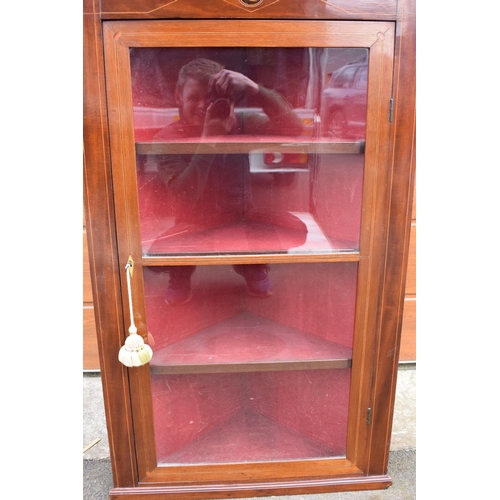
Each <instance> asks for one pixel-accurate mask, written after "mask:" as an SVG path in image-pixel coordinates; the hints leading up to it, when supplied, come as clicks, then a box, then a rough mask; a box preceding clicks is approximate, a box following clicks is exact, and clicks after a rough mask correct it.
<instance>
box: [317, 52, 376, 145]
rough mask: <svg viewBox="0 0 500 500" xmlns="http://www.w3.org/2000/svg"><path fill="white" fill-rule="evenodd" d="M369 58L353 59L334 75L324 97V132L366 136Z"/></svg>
mask: <svg viewBox="0 0 500 500" xmlns="http://www.w3.org/2000/svg"><path fill="white" fill-rule="evenodd" d="M367 83H368V61H363V62H353V63H349V64H346V65H345V66H342V67H341V68H339V69H338V70H337V71H335V72H334V73H333V74H332V77H331V78H330V82H329V83H328V87H327V88H326V89H325V90H324V91H323V96H322V104H321V106H322V120H321V121H322V127H323V135H325V136H328V137H331V138H333V139H364V136H365V125H366V93H367Z"/></svg>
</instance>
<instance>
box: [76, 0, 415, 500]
mask: <svg viewBox="0 0 500 500" xmlns="http://www.w3.org/2000/svg"><path fill="white" fill-rule="evenodd" d="M208 5H209V6H210V7H209V8H207V7H205V6H204V7H203V8H201V7H200V6H199V5H198V2H195V1H189V0H186V1H183V0H174V1H172V2H162V1H159V0H156V1H154V0H151V1H148V2H144V1H139V0H135V1H128V2H124V1H123V0H102V1H101V2H100V3H99V2H97V0H86V1H85V2H84V92H85V99H84V148H85V155H84V188H85V207H86V217H87V218H86V220H87V231H88V237H89V260H90V265H91V275H92V285H93V293H94V304H95V313H96V325H97V334H98V345H99V356H100V365H101V376H102V382H103V392H104V403H105V408H106V415H107V426H108V438H109V444H110V455H111V463H112V470H113V478H114V485H115V488H114V489H113V490H112V491H111V493H110V495H111V498H119V497H122V496H126V497H127V498H131V499H137V500H139V499H143V498H144V499H146V498H147V499H149V500H154V499H161V498H166V497H167V496H166V495H171V496H172V495H173V496H174V497H175V498H193V499H194V498H202V497H203V498H220V497H221V496H233V497H240V496H248V495H253V496H255V495H278V494H293V493H319V492H326V491H347V490H359V489H374V488H385V487H388V486H389V485H390V484H391V480H390V478H389V477H388V476H387V463H388V453H389V445H390V433H391V426H392V413H393V408H394V397H395V384H396V375H397V360H398V353H399V340H400V332H401V321H402V312H403V298H404V283H405V273H406V262H407V254H408V246H409V234H410V222H411V206H412V196H413V183H414V170H415V158H414V138H415V18H414V16H415V5H414V0H401V1H398V2H396V1H395V0H394V1H384V2H378V3H377V7H376V9H373V8H372V5H373V2H370V1H368V0H366V1H358V2H356V5H355V6H354V7H353V6H352V2H348V1H347V0H342V1H336V2H333V1H321V0H320V1H316V0H308V1H306V2H296V1H280V0H277V1H276V0H268V1H267V2H266V1H265V0H264V2H262V3H261V4H260V5H259V6H258V7H256V8H255V9H254V10H252V9H249V8H244V7H242V5H241V4H240V3H239V0H218V1H214V2H210V3H209V4H208ZM99 6H100V9H99ZM221 17H233V18H244V19H255V18H257V17H258V18H260V19H266V18H267V19H304V20H303V21H300V23H301V26H304V27H305V28H307V23H308V22H310V21H308V20H310V19H315V20H317V19H324V20H333V21H335V20H342V19H358V20H372V21H378V22H384V23H387V22H390V23H391V24H393V25H394V26H395V35H396V39H395V45H394V46H395V53H394V72H393V80H392V82H391V83H392V99H393V101H394V107H393V112H392V113H393V120H392V123H389V122H387V124H380V126H381V127H386V128H387V134H388V136H389V141H387V143H385V147H386V148H387V151H386V153H385V154H386V157H387V158H388V161H387V168H385V169H382V170H381V175H382V176H385V181H383V182H381V183H380V186H382V185H383V186H385V188H384V189H385V191H384V193H382V195H381V196H377V197H374V198H373V199H372V202H371V203H373V204H374V206H373V207H372V208H370V213H372V214H373V219H372V220H371V223H372V224H375V225H376V226H377V227H378V228H380V230H381V232H380V233H379V236H380V237H378V238H377V239H376V241H375V242H372V243H373V244H375V246H374V247H372V248H371V250H370V252H371V255H376V257H377V258H376V259H375V262H372V263H371V264H370V265H371V266H372V269H374V270H376V272H377V273H378V274H379V275H380V279H378V280H375V281H374V282H372V287H373V289H372V290H370V291H369V293H368V295H369V296H370V297H372V300H370V305H369V307H370V308H371V310H370V312H369V314H368V316H369V317H370V318H372V321H373V325H371V326H370V328H373V331H374V332H376V333H375V335H374V337H373V345H371V346H369V349H367V348H366V346H365V347H364V348H363V352H364V353H366V352H368V351H370V354H371V353H373V360H370V362H369V363H370V371H369V372H368V373H369V374H368V375H366V373H367V372H366V371H365V370H363V369H360V370H359V371H358V372H357V373H359V374H360V376H361V374H362V373H364V374H365V375H364V377H365V378H364V379H363V382H362V384H361V386H362V388H363V389H362V392H363V394H364V396H363V398H362V399H363V400H364V403H363V405H364V407H365V410H367V409H368V407H369V408H370V409H371V410H370V413H371V420H370V423H369V425H364V427H363V426H361V425H359V422H361V421H362V420H364V421H366V419H367V414H366V411H365V413H362V412H361V406H360V407H359V410H358V415H357V416H356V417H355V418H353V419H351V420H350V426H351V425H353V424H352V422H353V421H357V424H356V425H357V431H356V432H355V433H353V432H350V433H349V435H350V436H354V435H355V436H356V439H359V440H361V441H363V442H364V443H366V448H364V449H365V450H366V451H365V452H363V453H362V456H361V455H360V456H358V457H355V458H356V460H354V461H348V460H344V461H343V462H342V460H343V459H340V460H338V465H339V466H340V467H339V469H338V471H339V472H338V474H335V475H333V476H332V474H331V470H330V469H328V470H326V469H325V470H323V468H324V467H325V464H326V462H329V463H331V461H321V460H320V461H314V463H309V465H313V467H310V466H309V467H306V468H305V469H304V468H303V467H302V466H297V464H291V465H290V466H288V465H286V464H285V465H284V464H283V463H281V464H279V465H278V464H265V465H264V466H261V467H259V466H255V464H254V465H252V466H247V465H245V464H237V465H231V470H232V471H233V472H232V473H233V474H234V481H236V480H238V483H234V484H227V477H228V476H227V470H226V471H223V474H224V476H225V477H226V482H224V483H222V482H221V481H220V479H221V477H217V475H214V476H207V477H205V478H203V479H202V480H201V481H197V483H200V482H201V483H204V484H195V483H194V482H193V481H192V480H191V479H192V478H191V479H189V478H187V479H186V478H185V477H184V476H183V474H182V473H181V474H180V476H178V477H177V484H175V482H176V481H174V482H173V483H172V479H174V478H172V477H169V478H168V479H169V485H168V486H167V485H166V484H165V483H164V484H163V485H160V484H151V483H149V485H147V486H146V485H145V484H144V481H143V483H142V484H141V486H140V487H137V486H138V485H139V484H140V481H141V479H144V477H145V476H146V472H148V471H146V470H145V469H148V468H149V470H151V468H150V466H151V465H153V464H151V456H154V450H153V451H152V450H151V449H149V447H150V446H152V443H153V441H152V440H151V439H149V438H150V437H151V436H149V435H148V431H147V430H144V431H140V432H139V434H141V432H144V433H143V435H137V434H136V435H134V427H133V422H132V415H133V414H134V412H139V413H138V414H140V412H141V411H142V410H143V409H144V407H145V406H144V404H145V403H146V407H147V401H146V402H144V401H141V400H140V398H139V401H137V398H134V397H132V396H131V395H132V394H143V390H144V389H145V393H147V387H144V380H147V377H145V376H144V374H145V373H147V372H148V370H149V368H148V367H141V368H138V369H133V370H129V369H127V368H125V367H124V366H123V365H121V364H120V363H119V362H118V359H117V353H118V351H119V349H120V347H121V345H122V344H123V340H124V338H125V335H126V329H125V327H124V323H123V321H124V320H123V318H127V317H128V311H127V310H126V308H127V306H126V300H125V301H123V300H122V293H123V291H124V290H126V289H125V287H124V281H123V273H122V272H121V270H122V267H123V266H122V265H121V264H122V262H123V259H124V258H128V256H125V257H124V256H120V255H119V254H118V241H117V236H116V235H117V224H120V223H121V222H120V220H121V216H120V207H119V206H118V207H117V206H116V205H115V201H114V199H113V182H112V175H111V161H110V155H111V154H115V153H113V146H112V144H110V138H109V137H110V130H109V125H108V113H113V106H112V104H113V103H111V106H110V107H109V109H108V104H109V103H108V100H107V96H106V93H105V87H106V85H109V78H110V77H111V76H112V75H109V74H108V75H107V76H106V73H105V65H104V58H103V46H104V43H105V38H106V34H103V31H106V29H104V30H103V22H104V21H105V20H108V19H117V20H119V19H137V20H140V19H156V18H162V19H168V18H194V19H201V18H212V19H217V18H221ZM185 22H187V21H177V23H185ZM189 22H191V21H189ZM192 22H194V23H196V21H192ZM211 22H212V23H215V24H216V23H217V21H215V20H213V21H211ZM223 22H224V23H226V22H228V21H223ZM241 22H243V23H244V22H248V23H251V28H248V29H247V32H248V34H249V35H250V34H251V33H253V32H255V30H256V29H258V28H257V26H259V25H260V26H264V24H263V23H262V24H261V23H260V22H259V21H257V20H252V21H241ZM314 22H315V23H316V24H315V26H316V25H317V24H318V21H314ZM302 23H303V24H302ZM282 24H283V27H284V26H285V24H284V23H282ZM146 25H149V24H144V25H142V24H141V23H139V24H135V25H134V26H137V27H140V26H146ZM115 26H119V23H118V24H116V25H115ZM124 26H125V25H124ZM149 26H150V25H149ZM124 31H126V30H125V29H124ZM280 31H281V30H280ZM307 33H309V31H308V29H305V30H304V33H303V35H300V36H307ZM120 36H122V35H121V34H120ZM352 40H353V39H352V38H349V45H350V46H352V43H353V42H352ZM364 43H365V42H364ZM391 44H392V42H391ZM301 45H307V42H304V41H303V39H302V42H301ZM387 45H388V44H387ZM107 79H108V80H107ZM111 100H112V99H111ZM385 111H387V114H389V102H387V109H386V110H384V112H385ZM368 154H369V153H368ZM114 158H115V156H114ZM379 180H380V179H379ZM379 194H380V193H379ZM381 213H382V214H384V217H383V218H382V219H381V218H380V217H378V216H376V215H377V214H378V215H380V214H381ZM362 246H363V245H362ZM299 258H300V257H299ZM233 260H234V259H227V262H226V263H233ZM236 260H238V259H236ZM366 261H367V259H365V258H360V262H361V264H362V265H365V264H364V263H366ZM234 263H236V261H234ZM373 272H375V271H373ZM362 286H364V285H362ZM125 296H126V291H125ZM139 321H141V319H140V318H139ZM382 332H383V334H382ZM139 429H140V427H139ZM363 429H364V431H363ZM135 431H136V432H137V428H136V429H135ZM135 442H141V443H144V446H140V447H138V448H136V446H135V444H134V443H135ZM358 460H359V462H358ZM323 462H324V463H323ZM341 462H342V463H341ZM138 463H139V464H149V466H148V467H146V468H145V469H144V468H143V467H144V466H141V468H138V465H137V464H138ZM355 463H356V464H358V463H359V464H361V465H362V470H363V472H362V473H361V469H360V468H358V467H356V465H355ZM278 467H279V470H278ZM221 468H223V466H222V467H221ZM141 469H142V470H141ZM190 470H192V468H190ZM245 478H246V479H245ZM277 478H280V479H277ZM158 479H159V477H156V479H155V480H154V481H155V482H157V481H158ZM242 479H243V481H242ZM256 479H257V481H258V482H255V481H256ZM165 480H166V478H165ZM145 482H146V483H148V481H145ZM229 482H231V481H229Z"/></svg>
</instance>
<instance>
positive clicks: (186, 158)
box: [155, 59, 302, 226]
mask: <svg viewBox="0 0 500 500" xmlns="http://www.w3.org/2000/svg"><path fill="white" fill-rule="evenodd" d="M243 97H246V98H248V100H249V101H250V103H251V104H252V105H254V106H255V107H259V108H262V110H263V112H264V113H255V112H249V111H238V112H235V103H237V102H238V101H239V100H240V99H242V98H243ZM175 101H176V104H177V105H178V106H179V116H180V119H179V120H178V121H176V122H174V123H172V124H170V125H169V126H167V127H165V128H164V129H162V130H161V131H160V132H158V134H157V135H156V137H155V140H161V141H172V140H176V139H177V140H179V139H188V138H192V137H200V138H207V139H208V138H209V137H214V136H228V135H242V136H244V135H254V136H262V135H278V136H283V135H285V136H296V135H300V134H301V133H302V122H301V120H300V118H299V116H298V115H297V114H296V113H295V112H294V110H293V108H292V107H291V106H290V105H289V104H288V103H287V101H286V100H285V99H284V98H283V97H282V96H281V95H280V94H278V93H277V92H275V91H273V90H269V89H266V88H264V87H263V86H262V85H258V84H257V83H255V82H254V81H253V80H251V79H250V78H248V77H246V76H244V75H242V74H241V73H238V72H236V71H231V70H227V69H224V68H223V67H222V66H221V65H220V64H218V63H216V62H214V61H211V60H208V59H195V60H193V61H191V62H189V63H188V64H186V65H185V66H183V67H182V68H181V70H180V72H179V76H178V80H177V85H176V89H175ZM214 152H215V153H216V151H214ZM156 160H157V161H158V170H159V172H160V175H161V177H162V179H163V182H164V183H165V185H166V186H167V188H168V189H169V191H170V193H171V195H172V196H173V197H174V199H175V206H176V210H175V211H176V222H177V223H179V222H188V223H194V224H197V225H200V226H211V225H213V224H221V223H225V222H231V221H235V220H240V219H242V218H244V217H245V215H246V214H247V212H248V210H249V209H250V208H251V192H250V177H249V176H250V167H249V161H248V154H230V155H229V154H226V155H222V154H201V153H200V154H194V155H187V154H186V155H175V154H172V155H164V156H160V157H157V158H156Z"/></svg>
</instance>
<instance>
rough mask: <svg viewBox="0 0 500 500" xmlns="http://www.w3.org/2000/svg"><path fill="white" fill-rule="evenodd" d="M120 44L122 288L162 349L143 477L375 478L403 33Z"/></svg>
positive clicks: (253, 32) (171, 38) (138, 442)
mask: <svg viewBox="0 0 500 500" xmlns="http://www.w3.org/2000/svg"><path fill="white" fill-rule="evenodd" d="M104 41H105V67H106V80H107V81H106V85H107V87H106V90H107V96H108V114H109V120H110V122H109V128H110V141H111V142H110V144H111V158H112V170H113V188H114V198H115V209H116V223H117V231H118V234H117V238H118V253H119V260H120V266H121V268H122V269H123V276H122V283H123V289H124V290H126V289H127V281H126V275H125V266H126V264H127V262H129V260H130V259H131V261H133V274H132V277H131V280H130V283H131V295H132V297H133V309H134V310H133V316H134V318H135V324H136V325H137V328H138V330H139V333H140V334H141V335H142V336H143V338H144V339H145V341H146V342H147V343H149V345H150V346H151V347H152V349H153V358H152V360H151V362H150V363H149V364H148V365H146V366H142V367H138V368H130V369H129V376H130V384H131V400H132V406H133V407H132V412H133V415H134V439H135V447H136V454H137V460H138V464H137V467H138V471H139V478H140V485H141V486H144V487H145V488H147V487H148V485H149V486H151V487H153V486H155V487H161V488H163V489H162V491H163V492H164V493H165V494H169V493H170V494H172V495H174V496H175V495H176V494H179V493H180V492H187V491H191V490H190V488H191V489H192V488H194V487H195V486H193V485H197V486H196V488H197V489H196V491H197V495H198V497H196V498H201V497H203V495H204V494H208V493H207V492H209V491H211V488H213V485H214V484H225V485H228V484H229V485H230V484H233V486H234V487H236V488H240V489H241V488H243V489H244V485H252V484H253V485H254V487H257V485H259V487H262V488H264V489H266V488H267V489H269V488H272V487H273V486H272V485H273V484H277V483H279V484H292V483H293V482H294V481H298V480H300V481H302V483H303V484H304V485H306V486H307V484H308V481H312V482H314V483H315V484H317V485H328V484H329V482H331V481H333V480H335V478H337V479H338V478H340V477H363V476H364V475H367V474H368V473H369V471H367V469H366V464H367V461H368V454H369V446H370V442H371V440H372V439H376V437H373V436H371V434H370V426H369V412H370V410H369V408H370V404H371V400H370V398H371V396H370V388H371V383H372V362H373V360H372V356H373V351H374V345H375V339H376V336H377V335H378V333H377V305H378V303H379V301H380V297H379V295H378V290H379V285H380V279H381V273H382V271H381V266H382V262H383V260H382V257H383V255H382V254H383V248H384V235H385V230H386V224H385V222H386V220H387V217H388V210H389V207H388V193H387V191H386V190H387V185H388V179H387V171H388V163H389V159H388V151H389V146H390V145H389V108H390V99H391V82H392V65H393V51H394V25H393V23H390V22H347V21H342V22H333V21H281V22H280V23H279V26H278V23H276V22H275V21H255V20H254V21H243V20H241V21H238V20H227V21H224V20H221V21H208V20H207V21H108V22H105V23H104ZM123 295H124V304H123V306H124V310H125V312H126V314H130V313H131V311H130V310H129V300H128V298H127V296H126V295H127V294H125V293H124V294H123ZM125 322H127V318H125ZM125 336H126V332H124V338H125ZM210 485H212V486H210ZM266 485H267V486H266ZM249 487H250V486H249ZM229 489H230V488H229ZM193 491H194V490H193ZM214 491H215V490H214ZM216 491H220V490H216Z"/></svg>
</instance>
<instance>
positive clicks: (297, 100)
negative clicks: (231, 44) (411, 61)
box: [131, 48, 368, 255]
mask: <svg viewBox="0 0 500 500" xmlns="http://www.w3.org/2000/svg"><path fill="white" fill-rule="evenodd" d="M367 55H368V51H367V50H365V49H320V48H315V49H312V48H286V49H284V48H273V49H269V48H266V49H264V48H211V49H188V48H163V49H159V48H151V49H149V48H147V49H146V48H139V49H137V48H136V49H131V72H132V93H133V104H134V127H135V140H136V152H137V179H138V188H139V210H140V219H141V237H142V246H143V252H144V253H145V254H148V255H161V254H169V253H170V254H182V253H191V254H209V253H220V252H231V253H238V252H240V253H248V252H275V253H280V252H281V253H293V252H327V253H331V252H335V251H341V250H344V251H350V250H357V248H358V245H359V228H360V217H361V188H362V178H363V164H364V155H363V141H364V135H365V121H366V96H367V64H368V57H367Z"/></svg>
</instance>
